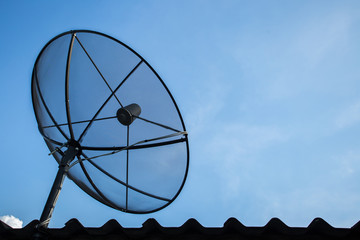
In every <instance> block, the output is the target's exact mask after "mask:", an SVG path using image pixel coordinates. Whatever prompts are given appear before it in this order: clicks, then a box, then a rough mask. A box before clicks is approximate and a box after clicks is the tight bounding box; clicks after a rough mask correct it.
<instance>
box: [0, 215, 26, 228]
mask: <svg viewBox="0 0 360 240" xmlns="http://www.w3.org/2000/svg"><path fill="white" fill-rule="evenodd" d="M0 221H3V222H4V223H6V224H7V225H9V226H10V227H12V228H22V225H23V221H21V220H20V219H18V218H16V217H14V216H12V215H5V216H1V217H0Z"/></svg>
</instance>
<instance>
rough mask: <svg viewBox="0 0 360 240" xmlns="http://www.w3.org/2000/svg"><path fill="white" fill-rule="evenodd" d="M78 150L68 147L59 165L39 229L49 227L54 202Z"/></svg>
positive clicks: (75, 147) (74, 147)
mask: <svg viewBox="0 0 360 240" xmlns="http://www.w3.org/2000/svg"><path fill="white" fill-rule="evenodd" d="M78 152H79V148H78V147H77V146H72V145H68V149H67V150H66V151H65V153H64V155H63V157H62V159H61V162H60V164H59V170H58V172H57V174H56V177H55V180H54V183H53V186H52V188H51V191H50V194H49V197H48V199H47V201H46V204H45V207H44V210H43V212H42V214H41V217H40V223H39V225H38V228H39V227H44V228H47V226H48V225H49V222H50V219H51V215H52V213H53V211H54V208H55V204H56V201H57V199H58V197H59V194H60V191H61V188H62V184H63V182H64V178H65V176H66V174H67V171H68V169H69V163H70V162H71V161H72V160H73V159H74V158H75V156H76V155H77V154H78Z"/></svg>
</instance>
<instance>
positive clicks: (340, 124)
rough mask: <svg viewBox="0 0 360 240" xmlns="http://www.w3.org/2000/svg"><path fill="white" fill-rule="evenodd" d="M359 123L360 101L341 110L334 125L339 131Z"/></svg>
mask: <svg viewBox="0 0 360 240" xmlns="http://www.w3.org/2000/svg"><path fill="white" fill-rule="evenodd" d="M359 122H360V100H358V101H356V102H354V103H353V104H351V105H349V106H348V107H347V108H345V109H343V110H342V111H341V112H340V113H338V116H337V117H336V119H335V125H336V126H337V128H339V129H343V128H347V127H351V126H353V125H354V124H357V123H359Z"/></svg>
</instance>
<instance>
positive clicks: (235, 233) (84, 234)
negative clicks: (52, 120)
mask: <svg viewBox="0 0 360 240" xmlns="http://www.w3.org/2000/svg"><path fill="white" fill-rule="evenodd" d="M38 223H39V221H37V220H34V221H32V222H30V223H29V224H28V225H26V226H25V227H24V228H21V229H13V228H11V227H9V226H8V225H6V224H5V223H3V222H1V221H0V239H11V240H12V239H17V240H21V239H33V236H34V235H35V234H38V235H42V236H43V237H45V239H48V240H52V239H54V240H60V239H70V240H72V239H77V240H82V239H84V240H85V239H95V240H96V239H117V240H122V239H124V240H125V239H144V240H145V239H159V240H166V239H174V240H177V239H179V240H180V239H200V240H205V239H206V240H212V239H214V240H220V239H249V240H250V239H258V240H261V239H279V240H282V239H284V240H287V239H297V240H302V239H304V240H305V239H314V240H315V239H360V222H358V223H356V224H355V225H354V226H353V227H352V228H334V227H332V226H331V225H330V224H328V223H327V222H326V221H324V220H323V219H321V218H316V219H314V220H313V221H312V222H311V223H310V224H309V226H308V227H289V226H287V225H286V224H285V223H283V222H282V221H281V220H280V219H278V218H273V219H271V220H270V221H269V222H268V223H267V224H266V225H265V226H263V227H246V226H244V225H243V224H242V223H240V222H239V221H238V220H237V219H235V218H229V219H228V220H227V221H226V222H225V223H224V225H223V227H204V226H202V225H201V224H200V223H199V222H198V221H197V220H195V219H189V220H187V221H186V222H185V223H184V224H183V225H182V226H180V227H163V226H161V225H160V224H159V223H158V222H157V221H156V220H155V219H148V220H146V221H145V222H144V223H143V225H142V227H140V228H124V227H122V226H121V225H120V224H119V223H118V222H117V221H116V220H114V219H112V220H109V221H108V222H107V223H105V224H104V225H103V226H102V227H99V228H88V227H84V226H83V225H82V224H81V223H80V222H79V221H78V220H77V219H71V220H69V221H68V222H67V223H66V224H65V226H64V227H63V228H48V229H40V231H39V230H37V229H36V226H37V224H38Z"/></svg>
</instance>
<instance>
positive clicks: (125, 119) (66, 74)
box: [31, 30, 189, 228]
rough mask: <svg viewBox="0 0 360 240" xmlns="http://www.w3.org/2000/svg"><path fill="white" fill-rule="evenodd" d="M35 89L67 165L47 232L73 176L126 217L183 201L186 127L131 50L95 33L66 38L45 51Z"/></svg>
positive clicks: (50, 206)
mask: <svg viewBox="0 0 360 240" xmlns="http://www.w3.org/2000/svg"><path fill="white" fill-rule="evenodd" d="M31 90H32V100H33V106H34V111H35V115H36V120H37V122H38V126H39V131H40V133H41V135H42V136H43V138H44V140H45V142H46V144H47V146H48V147H49V149H50V155H52V156H53V157H54V158H55V160H56V161H57V162H58V164H59V170H58V173H57V175H56V178H55V181H54V184H53V186H52V189H51V192H50V195H49V197H48V200H47V202H46V204H45V207H44V210H43V213H42V215H41V218H40V224H39V227H45V228H46V227H47V226H48V224H49V221H50V219H51V215H52V212H53V210H54V207H55V204H56V200H57V198H58V195H59V193H60V190H61V187H62V183H63V180H64V178H65V176H68V177H69V178H70V179H71V180H73V181H74V182H75V183H76V184H77V185H78V186H79V187H80V188H81V189H82V190H84V191H85V192H86V193H88V194H89V195H90V196H92V197H93V198H95V199H96V200H98V201H100V202H102V203H103V204H105V205H107V206H110V207H112V208H115V209H118V210H121V211H124V212H131V213H151V212H155V211H158V210H160V209H162V208H164V207H166V206H168V205H169V204H170V203H171V202H173V201H174V200H175V198H176V197H177V196H178V195H179V193H180V191H181V189H182V187H183V186H184V183H185V179H186V176H187V172H188V166H189V146H188V137H187V132H186V129H185V125H184V122H183V119H182V117H181V114H180V111H179V109H178V107H177V105H176V103H175V100H174V98H173V97H172V95H171V93H170V91H169V90H168V88H167V87H166V85H165V84H164V82H163V81H162V80H161V78H160V77H159V75H158V74H157V73H156V72H155V71H154V69H153V68H152V67H151V66H150V65H149V64H148V63H147V62H146V61H145V59H143V58H142V57H141V56H140V55H139V54H137V53H136V52H135V51H134V50H132V49H131V48H130V47H128V46H127V45H125V44H124V43H122V42H120V41H118V40H116V39H114V38H112V37H110V36H107V35H105V34H102V33H98V32H94V31H88V30H78V31H69V32H65V33H62V34H60V35H58V36H56V37H55V38H53V39H52V40H51V41H50V42H48V43H47V44H46V45H45V47H44V48H43V49H42V50H41V52H40V54H39V56H38V58H37V60H36V62H35V65H34V69H33V74H32V84H31ZM74 201H79V199H74Z"/></svg>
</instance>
